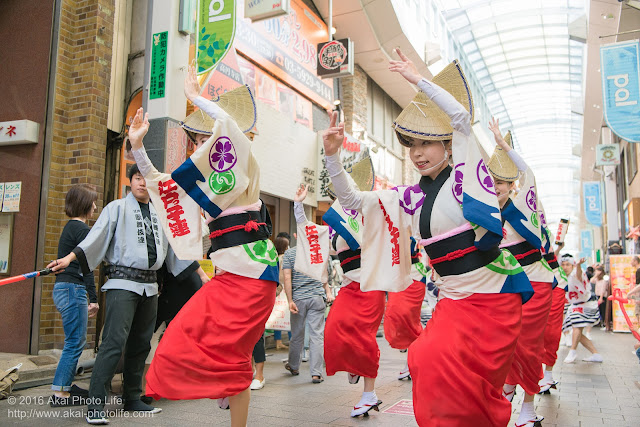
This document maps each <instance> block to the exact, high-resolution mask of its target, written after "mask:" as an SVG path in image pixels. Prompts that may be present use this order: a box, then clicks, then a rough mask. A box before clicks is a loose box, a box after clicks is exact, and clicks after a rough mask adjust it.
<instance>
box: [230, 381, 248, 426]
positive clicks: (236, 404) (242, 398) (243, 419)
mask: <svg viewBox="0 0 640 427" xmlns="http://www.w3.org/2000/svg"><path fill="white" fill-rule="evenodd" d="M250 399H251V390H250V389H249V388H247V389H246V390H245V391H242V392H240V393H239V394H236V395H235V396H230V397H229V410H230V411H231V427H246V426H247V418H248V417H249V400H250Z"/></svg>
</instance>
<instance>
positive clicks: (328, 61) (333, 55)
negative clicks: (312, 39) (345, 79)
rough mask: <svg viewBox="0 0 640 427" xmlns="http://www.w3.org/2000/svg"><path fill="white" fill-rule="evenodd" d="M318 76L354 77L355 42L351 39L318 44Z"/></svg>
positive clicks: (324, 77)
mask: <svg viewBox="0 0 640 427" xmlns="http://www.w3.org/2000/svg"><path fill="white" fill-rule="evenodd" d="M317 59H318V63H317V69H318V76H319V77H321V78H323V79H326V78H335V77H342V76H351V75H353V62H354V61H353V42H352V41H351V40H350V39H340V40H332V41H330V42H324V43H318V57H317Z"/></svg>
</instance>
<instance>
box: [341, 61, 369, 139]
mask: <svg viewBox="0 0 640 427" xmlns="http://www.w3.org/2000/svg"><path fill="white" fill-rule="evenodd" d="M367 78H368V77H367V74H366V73H365V72H364V70H363V69H362V68H361V67H360V66H359V65H356V66H355V69H354V73H353V76H350V77H342V78H341V79H340V84H341V85H342V87H341V90H342V94H341V95H342V96H341V98H342V99H341V101H342V104H341V105H342V110H343V111H344V128H345V131H347V132H348V133H350V134H352V135H354V136H355V137H357V138H358V139H361V138H362V136H361V134H360V132H362V131H364V130H365V129H367Z"/></svg>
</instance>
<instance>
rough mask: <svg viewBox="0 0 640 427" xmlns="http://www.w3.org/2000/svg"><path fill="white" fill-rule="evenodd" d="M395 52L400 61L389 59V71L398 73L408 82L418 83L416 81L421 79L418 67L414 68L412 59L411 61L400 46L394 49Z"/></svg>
mask: <svg viewBox="0 0 640 427" xmlns="http://www.w3.org/2000/svg"><path fill="white" fill-rule="evenodd" d="M395 51H396V53H397V54H398V56H399V57H400V61H394V60H391V61H389V71H392V72H394V73H399V74H400V75H401V76H402V77H404V78H405V79H406V80H407V81H408V82H409V83H413V84H414V85H415V84H418V82H419V81H420V80H421V79H422V76H421V75H420V73H419V72H418V68H416V66H415V64H414V63H413V61H411V60H410V59H409V58H408V57H407V56H406V55H405V54H404V53H402V51H401V50H400V48H396V49H395Z"/></svg>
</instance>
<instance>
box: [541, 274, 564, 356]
mask: <svg viewBox="0 0 640 427" xmlns="http://www.w3.org/2000/svg"><path fill="white" fill-rule="evenodd" d="M565 302H566V299H565V292H564V290H563V289H562V288H561V287H560V286H556V288H555V289H554V290H553V291H552V294H551V310H550V311H549V318H548V319H547V327H546V328H545V329H544V354H543V355H542V363H544V364H545V365H547V366H553V365H555V363H556V359H557V358H558V347H560V336H561V335H562V319H563V316H564V303H565Z"/></svg>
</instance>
